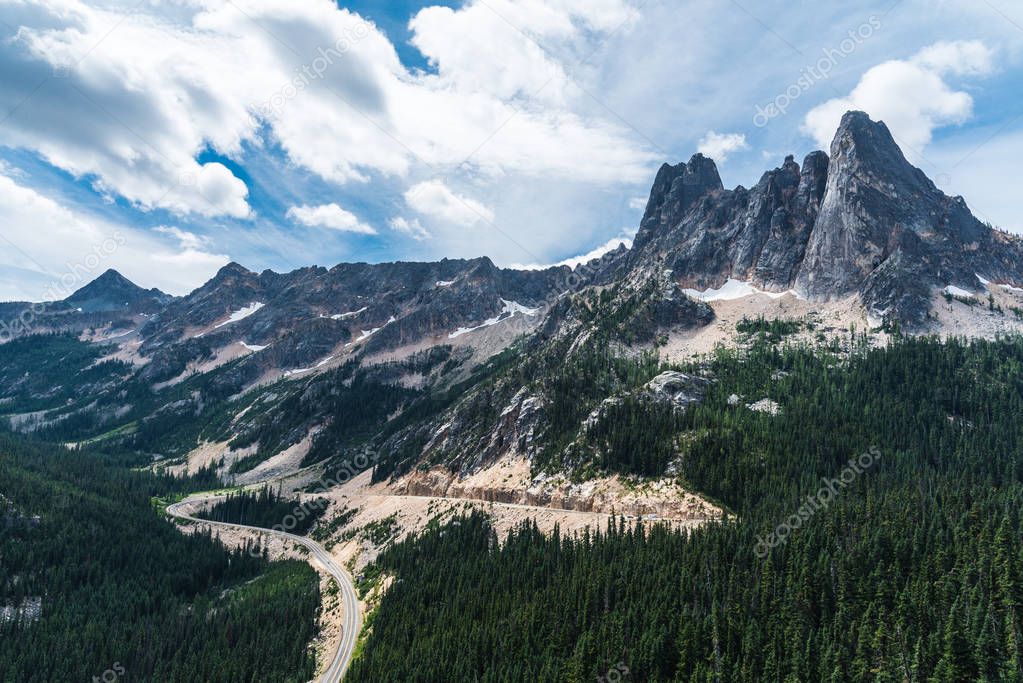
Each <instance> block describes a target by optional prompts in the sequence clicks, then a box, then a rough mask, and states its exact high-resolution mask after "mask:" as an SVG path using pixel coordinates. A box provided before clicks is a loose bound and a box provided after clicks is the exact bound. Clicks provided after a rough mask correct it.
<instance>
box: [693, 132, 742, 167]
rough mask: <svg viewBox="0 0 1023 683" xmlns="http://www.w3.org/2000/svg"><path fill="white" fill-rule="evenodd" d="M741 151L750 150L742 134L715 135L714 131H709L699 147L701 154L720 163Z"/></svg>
mask: <svg viewBox="0 0 1023 683" xmlns="http://www.w3.org/2000/svg"><path fill="white" fill-rule="evenodd" d="M741 149H749V145H748V144H747V143H746V136H745V135H743V134H742V133H715V132H714V131H712V130H711V131H707V134H706V135H704V136H703V137H702V138H701V139H700V143H699V146H698V147H697V150H698V151H699V152H700V153H701V154H705V155H706V156H708V157H710V158H711V159H714V160H715V161H718V162H723V161H724V160H725V159H727V158H728V156H729V155H730V154H731V153H732V152H738V151H739V150H741Z"/></svg>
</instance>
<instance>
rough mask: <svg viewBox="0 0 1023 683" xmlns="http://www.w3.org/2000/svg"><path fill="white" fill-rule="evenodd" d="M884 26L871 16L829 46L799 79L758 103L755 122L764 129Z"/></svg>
mask: <svg viewBox="0 0 1023 683" xmlns="http://www.w3.org/2000/svg"><path fill="white" fill-rule="evenodd" d="M880 28H881V20H880V19H878V18H877V17H876V16H874V15H871V16H870V18H869V19H867V21H865V22H864V23H862V24H860V25H859V26H858V27H856V28H854V29H852V30H850V31H849V33H848V37H847V38H845V39H843V40H842V42H841V43H839V44H838V47H837V48H835V47H826V48H824V49H823V50H822V52H823V53H824V54H823V56H822V57H821V58H820V59H818V60H817V61H816V62H815V63H813V64H810V65H807V66H805V67H803V70H802V71H800V73H799V78H797V79H796V80H795V82H794V83H792V84H791V85H790V86H789V87H787V88H785V90H783V91H782V92H781V93H780V94H779V95H778V96H777V97H775V98H774V99H773V100H771V101H770V102H768V103H767V104H766V105H764V106H760V105H757V107H756V113H755V114H754V115H753V125H754V126H756V127H757V128H763V127H764V126H766V125H767V124H768V123H769V122H770V121H771V119H773V118H776V117H778V116H782V115H784V114H785V113H786V112H787V111H788V110H789V107H790V106H792V103H793V102H794V101H795V100H798V99H799V98H800V97H802V96H803V94H804V93H806V92H807V91H809V90H810V88H812V87H813V86H814V85H816V84H817V83H819V82H820V81H824V80H827V79H828V78H830V77H831V70H832V69H834V68H835V67H836V66H838V63H839V62H840V61H842V60H843V59H845V58H846V57H848V56H849V55H851V54H852V53H853V52H855V51H856V48H858V47H859V46H860V45H862V44H863V43H864V42H866V41H867V40H870V38H871V37H872V36H873V35H874V32H875V31H877V30H878V29H880Z"/></svg>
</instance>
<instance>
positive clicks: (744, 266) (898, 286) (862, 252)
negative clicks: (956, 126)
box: [625, 112, 1023, 329]
mask: <svg viewBox="0 0 1023 683" xmlns="http://www.w3.org/2000/svg"><path fill="white" fill-rule="evenodd" d="M662 267H663V268H668V269H671V271H672V273H673V277H674V278H676V279H677V280H678V281H679V283H680V284H683V285H685V286H687V287H693V288H696V289H712V288H716V287H720V286H722V285H723V284H724V283H725V282H726V281H727V280H728V279H729V278H733V279H736V280H741V281H743V282H747V283H749V284H751V285H753V286H754V287H757V288H760V289H763V290H766V291H769V292H783V291H786V290H793V291H794V292H795V293H796V294H797V295H799V296H802V297H805V298H807V299H809V300H811V301H818V302H827V301H831V300H835V299H839V298H842V297H846V296H850V295H855V296H856V297H857V298H858V299H859V301H860V303H861V304H862V305H863V306H864V307H865V308H866V310H867V311H868V313H869V314H870V315H871V317H873V318H877V319H890V320H893V321H898V322H899V323H900V324H902V325H904V326H908V327H910V328H914V329H922V328H924V327H926V325H927V321H928V319H929V314H930V312H931V308H932V302H933V299H934V295H935V293H936V292H938V291H940V290H942V289H944V288H946V287H949V286H952V287H956V288H958V289H961V290H965V291H979V290H983V289H984V288H985V286H986V285H985V281H986V282H993V283H995V284H1005V285H1012V286H1017V285H1019V284H1020V283H1021V282H1023V244H1021V242H1020V239H1019V238H1017V237H1014V236H1010V235H1007V234H1005V233H1002V232H999V231H997V230H994V229H992V228H990V227H988V226H986V225H984V224H983V223H981V222H980V221H979V220H977V219H976V218H975V217H974V216H973V214H972V213H970V210H969V208H968V207H967V205H966V202H965V200H963V198H962V197H948V196H947V195H945V194H944V193H943V192H941V191H940V190H939V189H938V188H937V187H935V185H934V183H932V182H931V181H930V180H929V179H928V178H927V177H926V175H924V173H923V172H922V171H920V170H919V169H918V168H915V167H914V166H912V165H911V164H910V163H909V162H908V161H907V160H906V158H905V156H904V155H903V154H902V151H901V150H900V149H899V147H898V145H897V144H896V142H895V140H894V139H893V137H892V135H891V133H890V132H889V130H888V128H887V126H885V124H884V123H882V122H874V121H871V120H870V118H869V117H868V116H867V115H866V114H865V113H863V112H848V113H847V114H846V115H845V116H844V117H843V118H842V122H841V125H840V126H839V129H838V131H837V133H836V135H835V138H834V141H833V142H832V145H831V150H830V155H827V154H825V153H824V152H820V151H818V152H813V153H811V154H809V155H808V156H807V157H806V158H805V160H804V161H803V164H802V166H800V165H799V164H797V163H796V162H795V161H794V159H793V158H792V157H791V156H790V157H787V158H786V159H785V162H784V164H783V165H782V166H781V167H780V168H776V169H774V170H771V171H768V172H767V173H765V174H764V175H763V177H762V178H761V179H760V181H759V182H758V183H757V184H756V185H755V186H754V187H753V188H751V189H748V190H747V189H746V188H744V187H742V186H740V187H737V188H735V189H734V190H726V189H724V188H723V187H722V185H721V180H720V177H719V176H718V173H717V169H716V168H715V166H714V163H713V162H712V161H711V160H709V159H707V158H705V157H703V156H702V155H699V154H697V155H696V156H694V157H693V158H692V159H691V160H690V161H689V162H688V163H686V164H679V165H678V166H668V165H665V166H663V167H662V168H661V170H660V171H659V172H658V174H657V178H656V180H655V181H654V187H653V190H652V191H651V194H650V200H649V202H648V205H647V209H646V212H645V214H644V217H643V220H642V222H641V224H640V231H639V233H638V234H637V236H636V241H635V246H634V247H633V250H632V252H631V253H630V254H629V258H628V262H627V265H626V266H625V268H626V269H627V270H635V269H637V268H644V269H646V270H647V271H651V272H652V271H654V270H656V269H658V268H662ZM978 276H980V277H978ZM981 278H982V279H981Z"/></svg>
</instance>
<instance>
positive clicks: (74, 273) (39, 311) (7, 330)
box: [0, 230, 128, 344]
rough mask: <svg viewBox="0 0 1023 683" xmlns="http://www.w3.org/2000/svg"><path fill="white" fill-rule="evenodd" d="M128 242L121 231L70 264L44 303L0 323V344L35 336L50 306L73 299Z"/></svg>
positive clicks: (47, 291)
mask: <svg viewBox="0 0 1023 683" xmlns="http://www.w3.org/2000/svg"><path fill="white" fill-rule="evenodd" d="M127 241H128V240H127V239H126V238H125V237H124V235H123V234H121V232H120V231H119V230H115V231H114V233H113V236H112V237H108V238H106V239H105V240H103V241H102V242H100V243H99V244H96V245H94V246H93V248H92V251H91V252H89V253H87V254H85V255H83V256H82V258H81V259H79V260H78V261H76V262H71V261H68V262H67V263H66V264H65V270H64V273H63V274H62V275H61V276H60V277H59V278H57V279H56V280H53V281H52V282H50V283H49V284H48V285H47V286H46V288H45V289H44V290H43V295H42V301H37V302H34V303H31V304H29V305H28V306H26V307H25V308H24V309H22V310H21V312H20V313H18V314H17V315H16V316H14V317H13V318H11V319H9V320H0V344H3V343H6V342H9V341H11V340H12V339H15V338H16V337H22V336H25V335H27V334H29V333H31V332H32V329H33V328H34V327H35V324H36V319H37V318H39V317H40V316H42V315H43V314H45V313H46V312H47V309H48V308H49V304H50V303H52V302H54V301H60V300H62V299H66V298H67V297H68V296H70V295H71V294H72V293H74V291H75V290H76V289H78V288H79V287H81V285H82V284H84V283H85V281H86V280H87V279H89V278H91V277H92V276H93V275H94V274H95V273H96V271H97V270H99V268H100V266H101V265H102V264H103V262H104V261H105V260H106V259H107V258H109V257H110V256H111V255H113V254H114V252H116V251H117V250H118V249H119V248H120V247H123V246H124V245H125V244H126V243H127Z"/></svg>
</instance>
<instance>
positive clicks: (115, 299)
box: [64, 269, 174, 314]
mask: <svg viewBox="0 0 1023 683" xmlns="http://www.w3.org/2000/svg"><path fill="white" fill-rule="evenodd" d="M173 299H174V297H172V296H171V295H169V294H164V293H163V292H161V291H160V290H159V289H156V288H153V289H142V288H141V287H139V286H138V285H136V284H135V283H134V282H132V281H131V280H129V279H128V278H126V277H124V276H123V275H121V274H120V273H118V272H117V271H116V270H113V269H110V270H107V271H106V272H105V273H103V274H102V275H100V276H99V277H98V278H96V279H95V280H93V281H92V282H90V283H89V284H87V285H85V286H84V287H82V288H81V289H79V290H77V291H76V292H74V293H73V294H72V295H71V296H69V297H67V298H66V299H64V303H66V304H68V305H69V306H72V307H75V308H78V309H81V310H82V311H83V312H85V313H94V312H98V311H118V312H123V313H130V314H138V313H147V314H150V313H155V312H157V311H160V310H162V309H163V307H164V306H166V305H167V304H168V303H170V302H171V301H172V300H173Z"/></svg>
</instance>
